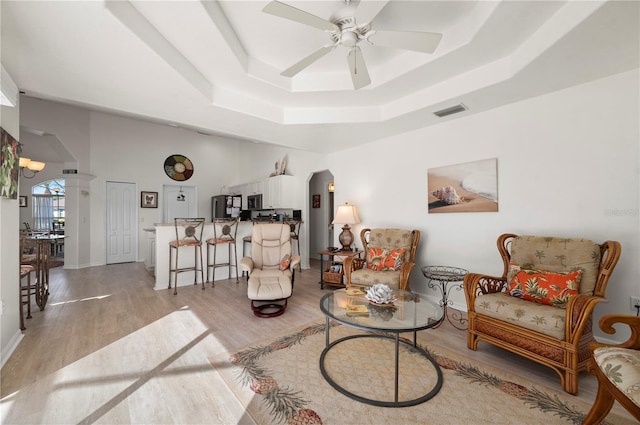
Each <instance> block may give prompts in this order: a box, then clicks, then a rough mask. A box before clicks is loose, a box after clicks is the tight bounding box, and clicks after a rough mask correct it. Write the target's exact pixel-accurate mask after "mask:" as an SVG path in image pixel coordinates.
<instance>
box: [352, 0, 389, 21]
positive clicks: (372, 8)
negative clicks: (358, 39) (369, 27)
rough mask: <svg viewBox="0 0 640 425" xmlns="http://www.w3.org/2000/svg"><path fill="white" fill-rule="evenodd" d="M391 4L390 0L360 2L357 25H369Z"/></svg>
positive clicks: (363, 0)
mask: <svg viewBox="0 0 640 425" xmlns="http://www.w3.org/2000/svg"><path fill="white" fill-rule="evenodd" d="M387 3H389V0H384V1H381V0H360V4H359V5H358V8H357V9H356V23H357V24H358V25H364V24H368V23H370V22H371V21H373V20H374V19H375V17H376V16H378V13H380V11H381V10H382V9H383V8H384V7H385V6H386V5H387Z"/></svg>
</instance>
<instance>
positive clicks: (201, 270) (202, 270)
mask: <svg viewBox="0 0 640 425" xmlns="http://www.w3.org/2000/svg"><path fill="white" fill-rule="evenodd" d="M196 250H199V251H200V281H201V282H202V290H203V291H204V262H203V260H202V245H199V246H197V247H196ZM194 273H195V274H196V275H197V274H198V270H194Z"/></svg>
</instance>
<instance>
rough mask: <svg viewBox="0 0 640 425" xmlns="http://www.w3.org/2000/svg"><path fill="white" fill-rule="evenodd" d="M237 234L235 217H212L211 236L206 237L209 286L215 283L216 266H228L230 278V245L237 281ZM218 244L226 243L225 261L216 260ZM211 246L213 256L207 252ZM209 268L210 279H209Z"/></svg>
mask: <svg viewBox="0 0 640 425" xmlns="http://www.w3.org/2000/svg"><path fill="white" fill-rule="evenodd" d="M237 234H238V219H237V218H214V219H213V238H209V239H207V282H211V286H212V287H213V286H215V284H216V282H215V281H216V269H217V268H218V267H229V279H231V266H232V263H231V247H232V245H233V254H234V257H235V266H236V283H238V252H237V250H236V237H237ZM218 245H227V248H228V249H227V251H228V255H229V256H228V257H227V258H228V259H229V260H228V261H227V262H225V263H218V262H217V249H218ZM212 246H213V258H211V256H210V254H209V252H210V250H211V247H212ZM209 269H211V271H212V273H211V280H209Z"/></svg>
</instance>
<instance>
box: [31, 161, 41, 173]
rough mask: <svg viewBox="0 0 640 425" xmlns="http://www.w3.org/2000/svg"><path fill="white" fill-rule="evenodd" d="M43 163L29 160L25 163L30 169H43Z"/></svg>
mask: <svg viewBox="0 0 640 425" xmlns="http://www.w3.org/2000/svg"><path fill="white" fill-rule="evenodd" d="M44 165H45V164H44V162H40V161H31V162H29V165H27V168H28V169H30V170H31V171H42V170H43V169H44Z"/></svg>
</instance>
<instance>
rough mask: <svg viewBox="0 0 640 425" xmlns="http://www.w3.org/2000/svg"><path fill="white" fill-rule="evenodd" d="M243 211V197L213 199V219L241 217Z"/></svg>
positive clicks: (228, 196) (231, 196)
mask: <svg viewBox="0 0 640 425" xmlns="http://www.w3.org/2000/svg"><path fill="white" fill-rule="evenodd" d="M241 211H242V196H240V195H217V196H212V197H211V218H212V219H214V218H231V217H239V216H240V212H241Z"/></svg>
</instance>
